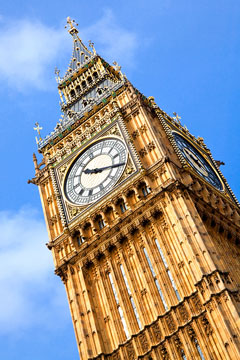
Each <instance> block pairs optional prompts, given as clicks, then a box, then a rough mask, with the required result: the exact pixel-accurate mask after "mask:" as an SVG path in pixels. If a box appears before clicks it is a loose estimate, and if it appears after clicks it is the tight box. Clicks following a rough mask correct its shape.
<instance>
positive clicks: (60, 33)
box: [0, 10, 138, 91]
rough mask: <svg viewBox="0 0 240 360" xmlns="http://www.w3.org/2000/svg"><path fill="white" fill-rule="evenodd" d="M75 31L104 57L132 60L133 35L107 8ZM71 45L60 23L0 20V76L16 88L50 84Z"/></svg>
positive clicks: (126, 62) (67, 57)
mask: <svg viewBox="0 0 240 360" xmlns="http://www.w3.org/2000/svg"><path fill="white" fill-rule="evenodd" d="M79 20H80V19H79ZM79 35H80V37H82V38H83V39H84V40H85V42H86V43H87V40H88V39H91V40H93V41H94V42H95V45H96V48H97V51H98V52H99V54H100V55H102V56H104V57H106V60H107V61H109V62H112V61H113V60H116V61H119V63H120V64H122V65H123V66H131V65H132V64H133V63H134V57H135V54H136V50H137V48H138V41H137V36H136V34H135V33H134V32H132V31H129V30H127V29H125V28H123V27H122V26H120V25H119V24H118V22H117V19H116V18H115V16H114V14H113V13H112V11H111V10H106V11H105V12H104V14H103V16H102V17H101V18H100V19H99V20H98V21H97V22H96V23H95V24H93V25H90V26H88V27H86V28H80V29H79ZM71 49H72V41H71V37H70V35H69V34H68V32H67V31H66V29H64V26H63V24H62V25H61V26H59V27H55V28H54V27H50V26H47V25H45V24H43V23H41V22H40V21H36V20H30V19H22V20H21V19H20V20H15V21H13V20H12V21H11V20H8V21H7V22H6V23H4V22H3V21H1V22H0V54H1V56H0V76H1V77H2V78H3V79H4V80H6V81H7V83H8V84H9V85H10V86H11V87H12V88H15V89H17V90H19V91H24V90H26V89H29V88H32V87H34V88H38V89H42V90H46V89H49V86H50V87H52V86H51V84H52V85H53V84H54V82H53V78H54V74H53V73H54V68H55V66H56V64H58V65H60V66H61V67H63V68H62V70H61V73H60V75H63V74H64V72H65V70H66V69H67V66H68V63H69V60H70V58H71V55H72V53H71V51H72V50H71ZM63 60H64V64H63ZM54 85H55V84H54Z"/></svg>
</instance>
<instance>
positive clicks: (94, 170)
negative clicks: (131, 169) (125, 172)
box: [83, 163, 125, 174]
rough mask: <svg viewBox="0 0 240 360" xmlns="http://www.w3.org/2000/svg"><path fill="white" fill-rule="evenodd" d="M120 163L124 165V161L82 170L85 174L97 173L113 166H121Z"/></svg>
mask: <svg viewBox="0 0 240 360" xmlns="http://www.w3.org/2000/svg"><path fill="white" fill-rule="evenodd" d="M122 165H125V163H119V164H112V165H109V166H104V167H101V168H95V169H86V170H83V172H84V173H85V174H97V173H100V172H102V171H103V170H107V169H111V168H115V167H118V166H122Z"/></svg>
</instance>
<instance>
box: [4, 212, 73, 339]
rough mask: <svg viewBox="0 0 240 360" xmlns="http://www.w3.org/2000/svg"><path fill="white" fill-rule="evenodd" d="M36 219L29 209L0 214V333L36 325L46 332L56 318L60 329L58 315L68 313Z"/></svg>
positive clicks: (62, 287) (62, 288)
mask: <svg viewBox="0 0 240 360" xmlns="http://www.w3.org/2000/svg"><path fill="white" fill-rule="evenodd" d="M39 217H40V215H39V214H38V213H37V212H36V211H34V210H33V209H29V208H26V209H22V210H20V211H19V212H17V213H11V212H4V211H1V212H0V229H1V235H0V289H1V297H0V334H9V333H15V332H18V334H19V332H21V331H23V330H26V329H28V328H31V327H34V326H38V325H40V326H41V327H42V328H43V329H44V328H45V329H46V328H48V327H49V326H50V327H51V323H52V326H55V325H56V318H58V319H60V320H58V321H59V322H58V325H59V326H61V322H62V324H63V321H64V316H63V317H62V315H61V316H59V315H60V314H62V313H63V314H64V313H66V312H67V311H68V309H67V299H66V296H65V294H64V291H65V290H64V286H63V285H62V284H60V283H58V281H56V280H57V278H55V275H53V272H54V266H53V260H52V255H51V253H50V251H49V250H48V249H47V248H46V246H45V243H46V242H47V241H48V237H47V232H46V229H45V224H44V223H43V221H41V220H39ZM58 285H59V286H58ZM53 324H54V325H53Z"/></svg>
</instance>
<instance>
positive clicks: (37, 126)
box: [33, 122, 43, 144]
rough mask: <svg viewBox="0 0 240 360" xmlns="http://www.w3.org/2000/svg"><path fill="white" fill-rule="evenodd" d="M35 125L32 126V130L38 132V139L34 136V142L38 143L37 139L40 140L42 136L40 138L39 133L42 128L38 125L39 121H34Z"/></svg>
mask: <svg viewBox="0 0 240 360" xmlns="http://www.w3.org/2000/svg"><path fill="white" fill-rule="evenodd" d="M35 125H36V127H34V128H33V130H36V131H37V133H38V135H39V139H38V138H37V136H36V137H35V139H36V143H37V144H38V143H39V141H41V140H42V138H41V134H40V130H42V129H43V128H42V127H41V126H39V123H38V122H36V123H35Z"/></svg>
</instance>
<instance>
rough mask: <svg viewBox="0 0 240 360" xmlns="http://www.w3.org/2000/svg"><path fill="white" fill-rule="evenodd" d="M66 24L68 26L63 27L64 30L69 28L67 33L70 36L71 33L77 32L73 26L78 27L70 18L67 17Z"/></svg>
mask: <svg viewBox="0 0 240 360" xmlns="http://www.w3.org/2000/svg"><path fill="white" fill-rule="evenodd" d="M67 24H68V25H66V26H65V29H67V27H68V26H69V30H68V32H69V33H70V34H71V33H73V32H78V31H77V29H76V28H75V26H74V25H76V26H78V24H77V23H76V21H75V20H72V19H71V18H70V16H68V17H67Z"/></svg>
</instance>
